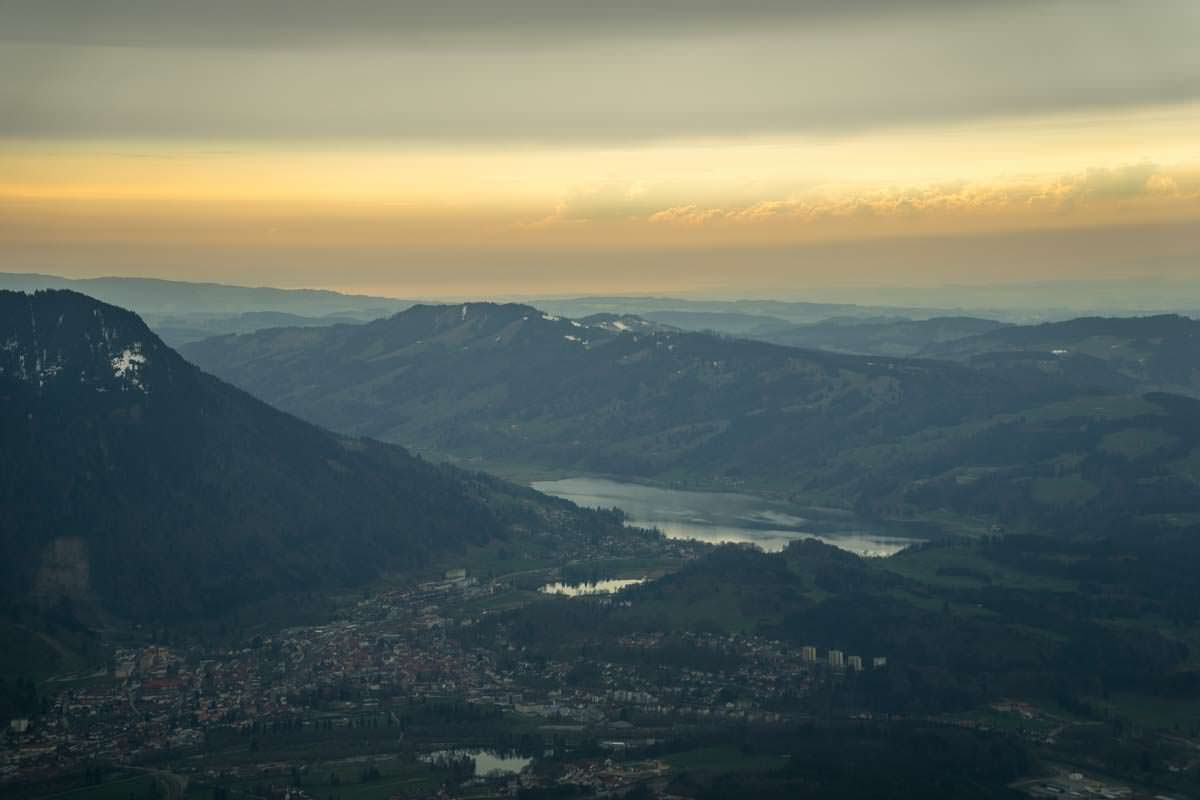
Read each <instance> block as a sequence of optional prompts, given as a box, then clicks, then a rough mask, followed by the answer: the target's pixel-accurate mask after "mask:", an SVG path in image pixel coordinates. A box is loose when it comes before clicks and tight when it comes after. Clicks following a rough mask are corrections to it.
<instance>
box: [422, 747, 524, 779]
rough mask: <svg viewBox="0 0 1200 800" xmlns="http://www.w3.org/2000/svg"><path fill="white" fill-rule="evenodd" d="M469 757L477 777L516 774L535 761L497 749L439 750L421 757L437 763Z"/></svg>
mask: <svg viewBox="0 0 1200 800" xmlns="http://www.w3.org/2000/svg"><path fill="white" fill-rule="evenodd" d="M462 758H469V759H471V761H472V762H473V763H474V765H475V777H477V778H486V777H489V776H496V775H516V774H517V773H519V772H521V771H522V770H524V769H525V768H526V767H528V766H529V765H530V764H532V763H533V759H532V758H526V757H524V756H519V755H515V754H511V753H508V754H505V753H500V752H498V751H496V750H438V751H436V752H433V753H427V754H426V755H424V756H422V757H421V760H422V761H425V762H426V763H430V764H437V763H441V762H446V761H457V760H458V759H462Z"/></svg>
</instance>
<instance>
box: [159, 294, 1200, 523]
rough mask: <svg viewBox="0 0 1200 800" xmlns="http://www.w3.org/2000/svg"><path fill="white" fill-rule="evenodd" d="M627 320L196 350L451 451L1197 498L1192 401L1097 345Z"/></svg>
mask: <svg viewBox="0 0 1200 800" xmlns="http://www.w3.org/2000/svg"><path fill="white" fill-rule="evenodd" d="M622 319H628V318H622ZM625 327H627V328H629V330H624V331H622V330H620V329H618V328H616V327H615V326H614V325H613V324H612V318H609V317H602V318H597V319H596V320H595V322H594V323H593V324H589V323H588V322H585V321H582V320H569V319H565V318H562V317H558V316H556V315H553V314H546V313H544V312H542V311H539V310H538V309H536V308H533V307H532V306H527V305H521V304H490V303H467V304H459V305H445V306H435V305H418V306H414V307H413V308H410V309H408V310H406V311H403V312H400V313H398V314H396V315H394V316H392V317H389V318H386V319H380V320H376V321H374V322H371V323H368V324H365V325H358V326H337V327H325V328H304V329H299V328H288V329H275V330H264V331H259V332H257V333H253V334H246V335H240V336H225V337H217V338H213V339H209V340H206V341H203V342H197V343H194V344H191V345H187V346H185V347H184V350H183V351H184V352H185V353H186V354H187V355H188V357H189V358H191V359H193V360H195V361H196V362H197V363H199V364H202V365H204V366H206V367H207V368H210V369H212V370H213V371H215V372H217V373H218V374H220V375H221V376H223V377H225V378H227V379H228V380H230V381H232V382H233V383H235V384H237V385H239V386H242V387H243V388H245V389H247V390H248V391H250V392H252V393H254V394H256V395H258V396H260V397H262V398H264V399H266V400H267V401H269V402H271V403H273V404H276V405H278V406H279V407H281V408H284V409H286V410H288V411H291V412H293V413H296V414H298V415H300V416H302V417H304V418H306V419H310V420H312V421H315V422H317V423H319V424H322V425H326V426H328V427H330V428H333V429H335V430H340V431H345V432H349V433H355V434H363V435H370V436H373V437H378V438H382V439H385V440H388V441H398V442H404V443H406V444H408V445H411V446H413V447H416V448H419V449H420V450H421V451H422V452H427V453H430V454H433V455H437V456H449V457H454V458H470V459H481V460H482V461H483V463H495V464H500V465H504V464H515V465H533V466H538V467H543V468H544V467H550V468H553V469H555V470H560V471H562V470H566V471H577V472H580V473H585V474H587V473H593V474H594V473H601V474H608V475H613V476H626V477H630V478H638V479H655V480H663V481H681V480H682V481H687V482H689V483H691V484H692V485H699V486H711V487H727V488H759V489H770V490H774V491H780V492H785V493H787V494H790V495H792V496H793V497H795V498H796V499H799V500H802V501H805V502H815V503H817V504H826V503H832V504H836V505H849V506H852V507H853V508H855V509H857V510H858V511H860V512H862V513H867V514H884V515H923V514H934V513H941V511H944V510H948V509H952V510H953V511H954V512H955V513H961V514H968V515H978V516H982V517H985V518H990V519H997V518H998V519H1001V520H1004V521H1005V522H1006V523H1015V522H1019V523H1020V524H1022V525H1031V526H1036V527H1047V526H1049V527H1054V528H1062V527H1064V526H1070V527H1072V528H1074V529H1079V528H1085V529H1086V528H1091V527H1094V523H1093V522H1092V521H1090V520H1092V519H1093V518H1094V519H1095V520H1096V521H1097V523H1096V524H1102V525H1104V526H1107V525H1112V524H1117V521H1118V520H1119V519H1121V515H1122V514H1134V515H1137V514H1151V513H1168V511H1169V512H1170V513H1175V512H1177V511H1179V510H1181V509H1187V508H1192V507H1200V485H1198V484H1200V467H1197V465H1200V453H1197V451H1196V448H1197V446H1198V445H1200V429H1198V426H1197V424H1196V423H1195V422H1194V421H1193V420H1192V414H1193V409H1194V406H1195V403H1194V402H1193V401H1190V400H1188V399H1186V398H1182V397H1171V396H1169V395H1158V394H1153V395H1147V396H1145V397H1143V396H1139V392H1138V385H1137V384H1136V382H1134V381H1132V380H1131V379H1126V378H1122V379H1121V382H1120V385H1117V386H1114V385H1111V384H1112V381H1111V380H1110V378H1111V374H1110V370H1108V367H1107V366H1106V364H1105V363H1104V362H1102V361H1100V360H1099V359H1095V358H1093V359H1091V360H1090V361H1089V360H1086V359H1067V360H1064V361H1062V363H1061V364H1059V363H1058V362H1055V364H1051V365H1049V366H1058V367H1061V369H1058V370H1054V369H1047V368H1046V365H1044V364H1042V363H1041V362H1034V363H1027V362H1026V361H1020V362H1016V363H999V364H996V365H994V366H988V367H986V368H982V367H975V366H972V365H970V364H959V363H953V362H951V361H946V360H931V359H913V358H893V357H885V356H858V355H843V354H838V353H831V352H823V351H817V350H806V349H797V348H793V347H786V346H782V345H776V344H770V343H765V342H758V341H750V340H744V339H734V338H729V337H725V336H715V335H710V334H705V333H694V332H680V331H673V330H660V329H657V328H655V327H650V328H645V327H638V326H635V325H630V324H628V323H625ZM1007 330H1009V329H1007V328H1005V329H1000V332H1002V331H1007ZM1052 358H1057V357H1052Z"/></svg>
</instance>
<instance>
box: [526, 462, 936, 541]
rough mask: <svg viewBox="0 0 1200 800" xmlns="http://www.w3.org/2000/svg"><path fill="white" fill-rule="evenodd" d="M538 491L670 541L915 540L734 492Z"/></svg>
mask: <svg viewBox="0 0 1200 800" xmlns="http://www.w3.org/2000/svg"><path fill="white" fill-rule="evenodd" d="M533 488H534V489H537V490H538V491H539V492H545V493H546V494H549V495H553V496H555V497H562V498H565V499H567V500H570V501H572V502H574V503H576V504H578V505H581V506H586V507H588V508H613V507H616V508H619V509H621V510H622V511H624V512H625V514H626V516H627V517H628V520H629V523H630V524H631V525H638V526H642V527H648V528H658V529H659V530H660V531H662V532H663V533H664V534H666V535H667V536H668V537H670V538H672V539H698V540H700V541H702V542H709V543H710V544H721V543H726V542H732V543H750V544H755V545H757V546H758V547H761V548H762V549H763V550H766V551H768V552H775V551H779V550H782V549H783V548H785V547H787V544H788V542H791V541H794V540H796V539H807V538H813V539H820V540H821V541H823V542H826V543H827V544H831V545H833V546H834V547H840V548H841V549H843V550H848V551H850V552H852V553H855V554H857V555H860V556H890V555H892V554H894V553H898V552H900V551H901V550H903V549H904V548H905V547H908V546H909V545H910V544H913V543H915V542H917V541H919V540H917V539H910V538H905V537H899V536H888V535H885V534H881V533H875V532H872V531H865V530H862V529H861V524H860V523H859V521H857V520H855V518H854V517H853V516H845V515H838V516H831V515H828V514H826V515H825V516H826V517H828V518H825V519H821V520H816V519H813V518H810V517H814V516H816V515H815V514H810V516H809V517H805V516H800V515H799V513H798V510H797V509H795V508H793V507H791V506H789V505H787V504H785V503H780V502H778V501H772V500H768V499H765V498H762V497H756V496H754V495H748V494H738V493H734V492H689V491H683V490H679V489H660V488H657V487H653V486H643V485H641V484H636V483H623V482H621V481H612V480H607V479H604V478H567V479H565V480H558V481H538V482H536V483H534V484H533Z"/></svg>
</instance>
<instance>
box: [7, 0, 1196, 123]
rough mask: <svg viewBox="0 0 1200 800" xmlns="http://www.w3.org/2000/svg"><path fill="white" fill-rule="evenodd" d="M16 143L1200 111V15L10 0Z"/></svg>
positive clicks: (780, 6) (1109, 10)
mask: <svg viewBox="0 0 1200 800" xmlns="http://www.w3.org/2000/svg"><path fill="white" fill-rule="evenodd" d="M0 23H2V24H0V107H3V108H4V109H5V113H4V114H3V115H2V116H0V136H6V137H10V138H12V137H18V138H39V137H61V138H105V137H111V138H122V137H139V138H156V137H180V138H228V139H237V138H269V139H280V138H282V139H314V138H315V139H322V138H329V139H338V138H353V137H363V138H381V139H438V140H473V141H489V140H492V141H509V140H514V139H517V140H520V139H526V140H532V141H538V142H547V141H564V142H568V143H569V142H572V141H580V140H594V141H605V140H615V141H620V140H636V139H644V138H664V137H665V138H671V137H692V136H700V137H705V136H724V135H741V134H755V133H764V132H765V133H815V134H822V135H825V134H831V133H833V134H836V133H839V132H843V131H856V130H862V129H866V128H874V127H881V126H890V125H896V124H923V123H943V122H946V121H954V120H970V119H978V118H987V117H994V116H1014V115H1015V116H1020V115H1029V114H1045V113H1047V112H1053V113H1060V112H1072V111H1077V110H1081V109H1123V108H1128V107H1132V106H1139V107H1144V106H1147V105H1168V104H1179V103H1185V102H1191V101H1194V100H1197V99H1200V47H1197V46H1196V42H1197V41H1200V3H1196V2H1194V0H1153V1H1148V0H1143V2H1137V3H1133V2H1106V1H1105V0H1093V1H1092V2H1086V3H1084V2H1043V3H1033V2H1028V3H1026V2H1012V0H1004V1H1003V2H1001V1H998V0H990V1H989V0H974V1H973V2H961V0H960V1H959V2H952V0H924V1H923V2H907V3H903V2H895V0H892V1H891V2H888V1H886V0H853V1H852V2H845V1H844V0H843V1H842V2H835V1H834V0H810V2H801V3H788V2H783V0H758V2H750V3H724V2H717V0H694V1H693V2H683V1H682V0H650V2H636V3H635V2H624V3H616V4H609V3H597V2H587V1H586V0H568V2H550V1H549V0H493V1H492V2H487V1H486V0H457V1H456V2H444V1H443V2H419V3H417V2H401V3H387V2H381V0H350V1H349V2H343V3H331V2H320V1H318V0H287V1H286V2H285V0H258V2H254V0H250V1H249V2H247V0H241V1H240V2H234V1H233V0H203V2H184V1H183V0H124V2H121V1H119V0H112V1H111V2H100V1H98V0H74V1H69V0H31V1H28V2H16V1H15V0H0Z"/></svg>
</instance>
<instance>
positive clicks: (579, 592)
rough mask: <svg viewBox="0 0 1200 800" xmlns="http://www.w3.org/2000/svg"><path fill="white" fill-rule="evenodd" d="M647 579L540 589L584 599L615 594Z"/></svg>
mask: <svg viewBox="0 0 1200 800" xmlns="http://www.w3.org/2000/svg"><path fill="white" fill-rule="evenodd" d="M645 582H646V579H645V578H610V579H608V580H603V581H595V582H592V583H563V582H561V581H559V582H558V583H547V584H546V585H545V586H543V587H541V588H540V589H538V591H539V592H541V593H542V594H561V595H566V596H567V597H584V596H587V595H593V594H615V593H617V592H619V591H621V590H622V589H624V588H625V587H626V586H636V585H638V584H639V583H645Z"/></svg>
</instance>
